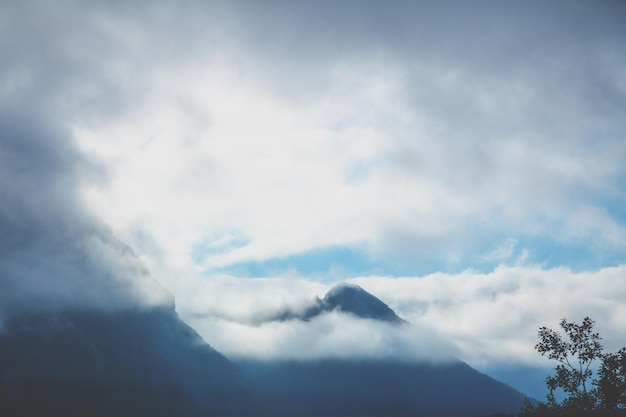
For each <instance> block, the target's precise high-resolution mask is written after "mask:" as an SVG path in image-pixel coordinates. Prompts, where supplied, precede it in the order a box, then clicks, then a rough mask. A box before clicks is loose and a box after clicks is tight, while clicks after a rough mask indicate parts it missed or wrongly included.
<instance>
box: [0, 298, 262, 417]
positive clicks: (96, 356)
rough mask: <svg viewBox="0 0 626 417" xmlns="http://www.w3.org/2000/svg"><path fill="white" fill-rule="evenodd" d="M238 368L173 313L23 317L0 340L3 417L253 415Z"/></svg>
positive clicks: (256, 409)
mask: <svg viewBox="0 0 626 417" xmlns="http://www.w3.org/2000/svg"><path fill="white" fill-rule="evenodd" d="M263 407H264V405H262V401H261V400H260V398H259V397H258V396H256V394H255V393H254V391H253V388H252V387H251V386H250V385H249V383H248V381H246V378H245V375H244V374H243V373H242V372H241V370H240V369H239V368H238V367H237V366H236V365H234V364H233V363H232V362H230V361H229V360H228V359H226V358H225V357H224V356H222V355H221V354H220V353H218V352H217V351H215V350H214V349H212V348H211V347H210V346H209V345H207V344H206V343H204V341H203V340H202V339H201V338H200V336H199V335H198V334H197V333H196V332H195V331H193V330H192V329H191V328H190V327H189V326H187V325H186V324H185V323H183V322H182V321H181V320H180V318H179V317H178V315H177V314H176V312H175V311H174V310H173V308H153V309H137V310H130V309H129V310H124V311H115V312H102V311H95V310H94V311H87V310H82V311H76V310H75V311H63V312H54V313H52V312H50V313H36V314H34V313H33V314H24V315H21V316H19V317H14V318H13V319H11V320H9V321H8V322H7V323H6V324H5V329H4V331H3V333H2V334H0V415H3V416H20V415H22V416H35V415H42V416H43V415H48V416H57V415H58V416H72V415H85V416H107V417H108V416H140V415H145V416H148V415H149V416H176V415H179V416H252V415H263Z"/></svg>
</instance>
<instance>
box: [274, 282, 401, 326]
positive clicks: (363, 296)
mask: <svg viewBox="0 0 626 417" xmlns="http://www.w3.org/2000/svg"><path fill="white" fill-rule="evenodd" d="M332 311H339V312H342V313H347V314H352V315H354V316H357V317H360V318H364V319H373V320H381V321H386V322H389V323H396V324H399V323H406V322H405V321H404V320H403V319H401V318H400V317H398V315H397V314H396V313H395V312H394V311H393V310H392V309H391V308H389V306H388V305H387V304H385V303H384V302H382V301H381V300H380V299H378V298H376V297H375V296H373V295H372V294H370V293H368V292H367V291H365V290H364V289H363V288H361V287H359V286H358V285H354V284H348V283H340V284H338V285H336V286H334V287H333V288H331V289H330V290H329V291H328V292H327V293H326V295H325V296H324V298H323V299H320V298H319V297H316V298H315V299H314V300H313V301H312V302H311V303H309V304H307V305H305V306H304V307H303V308H300V309H285V310H283V311H281V312H279V313H278V314H276V315H274V316H273V317H271V319H270V320H271V321H285V320H303V321H309V320H311V319H313V318H315V317H317V316H319V315H321V314H325V313H329V312H332Z"/></svg>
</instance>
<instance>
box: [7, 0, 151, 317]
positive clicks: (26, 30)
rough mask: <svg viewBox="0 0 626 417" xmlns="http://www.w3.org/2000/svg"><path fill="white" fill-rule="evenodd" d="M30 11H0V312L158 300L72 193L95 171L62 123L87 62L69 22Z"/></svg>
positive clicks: (59, 12)
mask: <svg viewBox="0 0 626 417" xmlns="http://www.w3.org/2000/svg"><path fill="white" fill-rule="evenodd" d="M38 6H39V7H36V6H34V5H33V4H27V3H25V4H9V5H4V6H3V7H0V19H2V25H0V27H2V29H0V32H1V35H0V38H1V39H2V40H1V41H0V56H2V60H0V73H1V74H2V77H1V78H0V195H1V196H2V199H1V200H0V314H6V313H11V312H15V311H23V310H32V309H46V308H52V307H64V306H65V307H66V306H83V307H85V306H91V307H111V306H121V305H129V304H133V305H135V304H137V303H141V302H143V301H144V298H143V296H144V294H146V293H144V290H145V291H148V292H149V293H150V294H151V295H150V296H149V297H152V296H154V297H155V298H153V299H152V302H154V301H155V300H157V301H160V300H158V299H159V297H161V296H162V295H163V294H161V295H159V294H160V291H162V290H161V289H160V288H158V284H153V283H152V282H151V279H150V278H149V276H148V274H147V271H145V268H143V267H142V266H141V265H140V263H139V261H138V260H137V259H135V258H134V255H133V254H132V251H130V250H129V249H128V248H127V247H125V246H124V245H123V244H121V243H120V242H118V241H117V240H116V239H115V238H114V237H113V236H112V234H111V232H110V231H109V230H108V229H107V228H106V227H105V226H104V225H102V224H101V222H100V221H99V220H97V219H95V218H94V217H93V216H92V215H91V214H89V213H88V211H87V210H86V209H85V207H84V205H83V202H82V200H81V196H80V190H81V187H83V186H85V185H86V184H88V183H90V182H94V181H102V180H103V178H104V177H103V175H104V172H103V170H102V169H101V168H100V167H98V166H97V165H95V164H94V163H92V162H91V161H89V160H88V159H87V158H85V157H84V156H83V154H82V153H81V152H80V150H79V149H78V148H77V146H76V144H75V143H74V142H73V138H72V135H71V132H70V131H69V128H68V125H67V124H66V121H67V118H69V117H71V116H72V114H73V112H75V106H77V105H78V103H77V102H76V100H77V97H80V96H81V94H83V92H82V91H81V90H82V89H85V88H87V89H88V87H89V85H86V84H85V83H84V82H82V80H84V79H85V78H86V77H87V74H88V73H89V70H90V68H89V65H88V64H94V63H93V62H91V63H89V62H87V61H85V60H83V57H82V56H80V55H81V54H80V51H78V50H76V49H75V48H74V47H73V42H75V41H78V35H79V33H78V32H79V31H75V29H76V26H77V24H76V23H75V20H76V17H77V16H76V15H75V14H73V13H72V12H71V10H63V9H62V8H61V9H56V8H50V9H48V8H47V7H46V5H43V4H39V5H38ZM78 26H80V25H78ZM80 29H81V30H85V27H81V28H80ZM73 31H74V32H73ZM77 53H78V55H75V54H77ZM76 83H78V84H79V85H78V86H77V85H76Z"/></svg>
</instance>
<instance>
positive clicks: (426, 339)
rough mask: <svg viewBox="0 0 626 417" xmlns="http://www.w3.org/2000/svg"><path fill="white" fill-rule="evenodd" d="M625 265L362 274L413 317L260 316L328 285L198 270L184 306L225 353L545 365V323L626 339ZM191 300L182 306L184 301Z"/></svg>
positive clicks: (366, 283)
mask: <svg viewBox="0 0 626 417" xmlns="http://www.w3.org/2000/svg"><path fill="white" fill-rule="evenodd" d="M625 272H626V267H624V266H620V267H615V268H604V269H601V270H598V271H589V272H572V271H571V270H568V269H566V268H555V269H544V268H541V267H538V266H501V267H499V268H496V269H495V270H494V271H492V272H490V273H479V272H473V271H465V272H463V273H460V274H442V273H437V274H432V275H427V276H423V277H401V278H392V277H360V278H352V279H350V280H348V281H349V282H353V283H356V284H358V285H360V286H362V287H363V288H364V289H366V290H367V291H368V292H370V293H372V294H374V295H375V296H377V297H379V298H380V299H382V300H383V301H384V302H385V303H387V304H388V305H389V306H390V307H391V308H392V309H394V311H396V312H397V313H398V314H399V315H400V316H401V317H402V318H405V319H407V320H408V321H409V322H410V323H411V324H410V325H408V326H390V325H388V324H386V323H380V322H376V321H373V320H361V319H357V318H353V317H351V316H347V315H343V314H330V315H326V316H322V317H321V318H318V319H314V320H312V321H311V322H301V321H287V322H275V323H264V324H262V325H259V318H260V317H267V316H268V315H269V314H271V313H273V312H276V311H278V310H280V309H281V308H284V307H285V306H288V305H291V306H293V307H296V308H297V306H298V305H302V304H303V303H305V302H307V301H309V300H311V299H312V298H313V297H315V296H322V295H323V294H324V293H325V292H326V291H327V290H328V289H329V288H330V285H324V284H320V283H315V282H311V281H305V280H297V279H293V278H292V279H263V278H249V279H242V278H233V277H222V278H198V281H196V285H195V286H192V287H187V290H188V292H187V293H183V292H179V306H180V308H179V311H180V313H181V315H182V317H183V318H184V319H185V320H186V321H188V322H189V323H190V324H191V325H192V326H193V327H194V328H195V329H197V330H198V331H199V332H200V334H201V335H202V336H203V337H204V338H205V340H207V341H208V342H209V343H210V344H212V345H213V346H214V347H216V348H217V349H218V350H220V351H222V352H224V353H225V354H227V355H231V356H234V357H253V358H263V359H272V358H293V359H311V358H320V357H326V358H328V357H349V356H356V357H366V358H372V357H378V358H380V357H386V358H396V359H433V360H442V359H445V358H450V357H453V356H454V357H458V358H460V359H462V360H465V361H467V362H468V363H470V364H471V365H473V366H477V367H481V368H485V367H490V368H494V367H498V366H500V367H502V366H505V367H515V366H517V367H545V366H546V365H547V364H548V362H547V360H546V359H545V358H543V357H541V356H540V355H538V354H537V352H536V351H535V350H534V345H535V344H536V342H537V331H538V329H539V327H541V326H548V327H553V328H556V327H558V322H559V321H560V319H561V318H564V317H565V318H567V319H568V320H574V321H581V320H582V318H584V317H586V316H589V317H591V318H592V319H594V320H595V321H596V329H597V330H598V331H599V333H600V334H601V335H602V336H603V338H604V345H605V347H606V349H607V350H608V351H613V350H617V349H619V348H620V347H621V346H623V344H624V340H626V333H625V332H624V329H625V328H626V326H625V324H626V308H625V307H624V304H623V302H622V299H623V297H624V296H625V295H626V294H625V291H626V286H624V284H623V276H624V273H625ZM183 306H184V307H183Z"/></svg>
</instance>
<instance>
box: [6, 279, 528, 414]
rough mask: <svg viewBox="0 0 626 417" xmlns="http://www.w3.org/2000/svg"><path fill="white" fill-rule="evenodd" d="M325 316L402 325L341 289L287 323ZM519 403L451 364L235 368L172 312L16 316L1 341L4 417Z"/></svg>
mask: <svg viewBox="0 0 626 417" xmlns="http://www.w3.org/2000/svg"><path fill="white" fill-rule="evenodd" d="M315 306H318V307H315ZM310 307H311V306H310ZM329 311H340V312H343V313H347V314H353V315H355V316H357V317H361V318H364V319H375V320H382V321H385V322H389V323H390V324H395V323H404V321H403V320H402V319H400V318H399V317H398V316H397V315H396V314H395V313H394V312H393V311H392V310H391V309H390V308H389V307H388V306H387V305H386V304H384V303H383V302H382V301H380V300H379V299H377V298H376V297H374V296H373V295H371V294H369V293H367V292H366V291H364V290H363V289H361V288H360V287H357V286H353V285H346V284H342V285H339V286H336V287H335V288H333V289H331V290H330V291H329V292H328V294H326V296H325V297H324V299H323V300H319V302H317V303H316V304H314V305H313V307H311V311H310V312H309V313H308V315H305V316H304V317H301V316H297V317H294V318H298V319H302V320H309V319H313V318H314V317H315V316H317V315H320V314H323V313H325V312H329ZM285 319H287V318H285ZM522 401H523V396H522V395H521V394H520V393H518V392H516V391H514V390H513V389H512V388H510V387H508V386H506V385H504V384H502V383H499V382H497V381H495V380H493V379H491V378H489V377H488V376H486V375H483V374H481V373H479V372H477V371H476V370H474V369H472V368H471V367H470V366H468V365H467V364H465V363H463V362H461V361H458V360H457V361H452V362H449V363H438V364H429V363H425V362H404V361H400V360H396V361H393V360H374V359H372V360H362V361H358V360H340V359H320V360H312V361H303V362H296V361H280V360H279V361H265V362H262V361H252V360H248V361H239V362H238V363H237V364H235V363H233V362H231V361H230V360H228V359H227V358H225V357H224V356H223V355H221V354H220V353H219V352H217V351H216V350H214V349H213V348H211V347H210V346H209V345H208V344H206V343H205V342H204V340H202V338H201V337H200V336H199V335H198V334H197V333H196V332H195V331H194V330H192V329H191V328H190V327H189V326H187V325H186V324H185V323H184V322H183V321H182V320H181V319H180V318H179V317H178V315H177V314H176V312H175V310H174V306H173V304H172V305H170V306H168V307H158V308H139V307H137V308H126V309H123V310H122V309H117V310H112V311H102V310H96V309H92V310H88V309H71V310H57V311H48V312H37V313H33V312H31V313H22V314H18V315H13V316H11V317H9V318H8V319H6V320H5V322H4V327H3V329H2V332H1V333H0V415H2V416H4V415H6V416H39V415H46V416H73V415H86V416H87V415H88V416H107V417H109V416H143V415H145V416H185V417H196V416H198V417H200V416H223V417H259V416H271V417H298V416H299V417H314V416H315V417H318V416H325V417H334V416H337V417H339V416H341V417H357V416H358V417H368V416H372V417H373V416H381V415H384V416H389V417H394V416H398V417H399V416H407V415H416V416H444V417H445V416H476V415H489V414H494V413H512V412H516V411H518V410H519V408H520V406H521V404H522Z"/></svg>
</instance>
